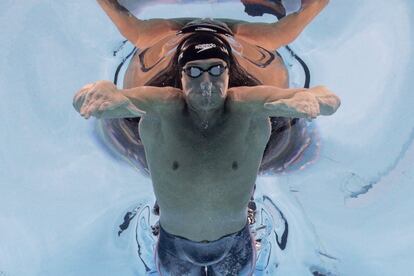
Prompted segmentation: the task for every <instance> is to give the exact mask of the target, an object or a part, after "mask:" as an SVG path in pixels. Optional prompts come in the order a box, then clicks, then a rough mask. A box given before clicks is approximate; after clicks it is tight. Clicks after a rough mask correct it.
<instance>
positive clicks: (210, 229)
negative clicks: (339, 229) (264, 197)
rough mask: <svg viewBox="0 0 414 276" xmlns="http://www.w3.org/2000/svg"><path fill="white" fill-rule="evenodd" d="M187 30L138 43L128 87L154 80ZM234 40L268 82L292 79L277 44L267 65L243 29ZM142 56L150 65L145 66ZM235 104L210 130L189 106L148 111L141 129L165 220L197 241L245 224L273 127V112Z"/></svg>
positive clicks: (246, 64) (240, 56)
mask: <svg viewBox="0 0 414 276" xmlns="http://www.w3.org/2000/svg"><path fill="white" fill-rule="evenodd" d="M233 23H234V22H233ZM182 38H183V37H182V36H180V35H176V34H175V32H170V33H168V34H166V35H165V37H164V38H163V39H161V40H160V41H158V42H157V43H155V44H154V45H152V46H151V47H149V48H147V49H139V51H138V53H137V54H136V55H135V56H134V57H133V59H132V61H131V63H130V65H129V67H128V69H127V72H126V75H125V78H124V88H131V87H137V86H143V85H147V82H148V81H149V80H150V79H152V78H153V77H154V76H156V75H157V74H158V73H159V72H162V71H163V69H165V68H166V67H167V66H168V65H169V63H170V60H171V58H172V57H173V56H174V53H175V50H176V47H177V45H178V44H179V42H180V41H181V40H182ZM229 43H230V44H231V45H232V48H233V55H234V57H235V58H236V60H237V61H238V63H239V64H240V66H242V67H243V68H244V69H245V70H246V71H248V72H249V73H250V74H252V75H253V76H254V77H256V78H257V79H258V80H259V81H261V82H262V84H264V85H274V86H278V87H287V86H288V73H287V70H286V67H285V66H284V64H283V61H282V59H281V58H280V57H279V56H277V55H276V54H275V51H273V53H272V54H274V58H273V59H271V62H270V63H269V64H268V65H267V66H262V65H263V64H261V62H262V61H263V53H264V52H263V49H260V47H258V46H255V45H251V44H249V43H247V42H245V41H243V40H241V39H238V38H237V37H234V38H229ZM144 51H145V52H144ZM143 52H144V54H142V53H143ZM265 54H266V55H267V53H265ZM140 56H141V57H140ZM140 58H143V60H144V62H145V65H146V67H147V69H149V70H143V66H142V63H141V61H140ZM230 107H231V108H230V110H231V112H228V113H227V118H226V120H225V121H224V122H223V124H222V125H221V127H219V128H217V132H215V133H214V135H208V136H207V137H204V136H203V135H201V134H200V132H198V131H195V129H194V128H193V127H192V124H191V122H189V118H188V117H187V116H186V115H185V112H183V108H181V109H180V108H176V109H170V110H169V112H164V113H162V115H160V114H147V115H145V116H144V117H142V118H141V121H140V124H139V134H140V137H141V139H142V142H143V144H144V148H145V155H146V159H147V163H148V167H149V170H150V173H151V178H152V181H153V185H154V192H155V195H156V198H157V202H158V204H159V206H160V223H161V225H162V227H163V228H164V229H165V230H166V231H168V232H170V233H172V234H175V235H179V236H183V237H186V238H188V239H191V240H194V241H202V240H216V239H218V238H220V237H222V236H224V235H227V234H229V233H234V232H237V231H238V230H240V229H241V228H242V227H243V226H244V225H245V224H246V220H247V204H248V201H249V198H250V196H251V193H252V189H253V187H254V184H255V179H256V175H257V172H258V168H259V166H260V162H261V159H262V155H263V151H264V149H265V146H266V143H267V142H268V139H269V136H270V130H271V127H270V122H269V119H268V118H254V117H252V116H251V114H250V113H249V112H245V111H242V110H238V109H237V108H235V109H234V108H233V107H234V106H231V104H230ZM232 108H233V109H232Z"/></svg>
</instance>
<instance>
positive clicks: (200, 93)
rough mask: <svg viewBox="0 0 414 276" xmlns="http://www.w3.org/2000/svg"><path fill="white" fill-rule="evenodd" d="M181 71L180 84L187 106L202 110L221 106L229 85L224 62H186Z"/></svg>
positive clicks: (213, 60) (219, 60)
mask: <svg viewBox="0 0 414 276" xmlns="http://www.w3.org/2000/svg"><path fill="white" fill-rule="evenodd" d="M182 70H183V71H182V72H181V83H182V87H183V91H184V94H185V97H186V101H187V104H188V105H190V106H191V107H192V108H196V109H202V110H211V109H216V108H220V107H221V106H222V105H223V103H224V101H225V99H226V96H227V88H228V83H229V69H228V65H227V63H226V62H225V61H224V60H222V59H219V58H210V59H201V60H193V61H189V62H187V63H186V64H185V65H184V67H183V68H182ZM203 70H205V71H206V72H203Z"/></svg>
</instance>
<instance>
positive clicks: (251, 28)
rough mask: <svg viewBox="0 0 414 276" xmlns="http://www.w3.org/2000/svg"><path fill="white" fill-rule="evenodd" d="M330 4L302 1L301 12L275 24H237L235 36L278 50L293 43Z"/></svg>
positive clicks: (314, 0)
mask: <svg viewBox="0 0 414 276" xmlns="http://www.w3.org/2000/svg"><path fill="white" fill-rule="evenodd" d="M328 3H329V0H302V7H301V9H300V10H299V11H297V12H295V13H292V14H290V15H288V16H286V17H283V18H282V19H281V20H279V21H277V22H275V23H241V24H237V25H236V26H235V27H234V33H235V36H236V37H238V38H241V39H243V40H245V41H247V42H250V43H252V44H255V45H258V46H261V47H263V48H265V49H268V50H273V49H278V48H280V47H282V46H285V45H288V44H289V43H291V42H293V41H294V40H295V39H296V38H297V37H298V36H299V34H300V33H301V32H302V31H303V29H304V28H305V27H306V26H307V25H308V24H309V23H310V22H311V21H312V20H313V19H314V18H315V17H316V16H317V15H318V14H319V13H320V12H321V11H322V10H323V8H324V7H325V6H326V5H327V4H328Z"/></svg>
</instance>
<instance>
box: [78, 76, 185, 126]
mask: <svg viewBox="0 0 414 276" xmlns="http://www.w3.org/2000/svg"><path fill="white" fill-rule="evenodd" d="M180 92H181V90H179V89H177V88H173V87H153V86H140V87H135V88H131V89H118V88H117V87H116V86H115V85H114V84H113V83H112V82H110V81H98V82H95V83H92V84H88V85H85V86H84V87H83V88H82V89H80V90H79V91H78V92H77V93H76V94H75V96H74V98H73V107H74V108H75V109H76V111H78V112H79V113H80V114H81V115H82V116H83V117H84V118H85V119H88V118H89V117H91V116H94V117H96V118H105V119H113V118H133V117H141V116H143V115H145V114H147V113H155V112H157V111H158V110H159V109H160V107H162V106H163V107H165V106H174V105H175V106H177V105H179V104H180V103H181V101H180V99H181V97H180V96H181V93H180Z"/></svg>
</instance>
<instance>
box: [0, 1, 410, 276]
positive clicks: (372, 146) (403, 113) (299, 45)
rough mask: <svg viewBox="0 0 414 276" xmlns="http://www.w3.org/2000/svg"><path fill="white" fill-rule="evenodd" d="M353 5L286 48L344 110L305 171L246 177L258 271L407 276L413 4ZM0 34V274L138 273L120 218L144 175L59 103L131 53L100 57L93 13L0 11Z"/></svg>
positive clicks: (165, 8)
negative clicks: (252, 188)
mask: <svg viewBox="0 0 414 276" xmlns="http://www.w3.org/2000/svg"><path fill="white" fill-rule="evenodd" d="M217 2H220V3H217ZM285 2H288V1H285ZM351 2H352V3H351ZM351 2H350V1H345V0H336V1H331V3H330V5H329V6H328V7H327V8H326V10H325V11H324V12H323V13H322V14H321V15H320V16H318V18H316V19H315V21H314V22H312V24H311V25H310V26H309V27H308V28H307V29H306V30H305V31H304V32H303V33H302V35H301V36H300V37H299V38H298V39H297V40H296V41H295V42H294V43H293V44H292V45H290V46H291V48H292V49H293V50H294V51H295V52H296V53H297V54H298V55H299V56H300V57H301V58H302V59H303V60H304V61H305V62H306V64H307V65H308V66H309V68H310V70H311V73H312V74H311V76H312V78H311V86H315V85H325V86H327V87H329V88H330V89H331V90H332V91H334V92H335V93H336V94H337V95H339V97H340V98H341V100H342V106H341V107H340V109H339V110H338V112H337V113H335V114H334V115H333V116H329V117H320V118H318V119H317V120H315V121H313V122H312V123H310V124H309V125H308V129H309V131H311V132H312V139H313V140H312V142H313V147H314V148H316V149H317V150H316V151H313V152H312V156H311V157H312V158H308V159H306V154H307V153H306V152H305V153H304V154H305V156H304V157H303V158H305V159H306V160H312V162H308V163H306V166H303V167H302V166H297V167H295V168H294V169H292V170H287V171H285V172H281V173H279V174H277V175H262V176H260V177H259V178H258V179H257V183H256V184H257V191H256V200H257V202H258V206H259V210H263V211H262V212H261V213H260V216H258V222H257V224H256V225H255V226H253V227H255V228H260V227H261V226H260V223H262V224H263V225H264V226H265V227H264V228H263V227H262V228H260V231H261V232H260V231H259V230H258V231H259V232H260V233H258V235H262V236H261V237H262V243H261V244H260V246H261V247H260V252H261V254H262V255H261V256H259V261H258V266H257V268H256V274H257V275H409V274H410V272H411V262H412V259H413V257H414V256H413V253H412V252H414V234H413V233H414V223H413V221H414V220H413V211H412V210H413V203H412V202H413V201H412V196H413V195H414V187H413V185H412V182H413V178H414V168H413V167H414V165H413V164H414V146H413V138H414V116H412V112H413V109H412V106H413V105H414V96H413V94H412V93H411V86H412V85H411V78H412V75H413V73H414V59H413V53H412V49H413V35H414V33H413V27H412V26H414V24H413V23H414V22H413V19H412V17H411V16H412V15H413V11H414V4H413V3H412V2H411V1H408V0H395V1H386V0H366V1H363V2H361V1H358V2H357V1H351ZM147 3H148V4H147V5H146V6H137V5H135V4H134V1H126V5H129V6H130V8H131V9H133V10H134V12H135V13H136V14H139V16H141V17H142V18H154V17H165V18H168V17H172V16H173V17H186V16H191V17H193V16H195V17H198V16H200V17H219V18H220V17H223V18H224V17H228V18H238V19H243V20H249V21H266V22H271V21H273V20H275V17H274V16H272V15H269V14H267V15H265V16H263V17H251V16H248V15H247V14H245V13H244V7H243V6H242V5H241V4H239V3H238V2H236V1H208V2H200V1H182V3H181V5H182V6H178V5H176V4H171V3H168V1H163V3H161V4H159V5H150V4H149V3H154V2H149V1H147ZM295 6H297V4H295V2H291V1H290V2H289V9H288V12H289V11H293V10H294V9H295ZM0 22H1V26H3V28H2V38H1V39H0V41H1V46H2V47H1V48H2V51H1V52H0V60H1V66H0V70H1V71H0V72H1V74H0V80H1V84H2V89H1V95H2V99H3V100H2V101H0V107H1V108H0V112H1V118H2V120H1V123H0V124H1V128H2V131H1V134H0V142H1V144H2V147H1V150H0V161H1V163H0V177H1V178H0V179H1V180H0V195H1V200H0V275H7V276H11V275H145V273H146V269H145V266H144V265H143V263H142V261H141V260H140V259H139V258H138V253H137V244H138V243H137V235H136V234H137V233H142V235H143V236H142V237H139V239H138V241H140V240H144V242H143V244H144V245H149V246H151V244H152V243H153V242H154V240H147V241H145V239H146V238H148V239H150V238H151V237H152V236H151V235H152V234H151V233H150V231H148V232H142V231H141V232H140V231H138V232H137V231H136V229H137V227H138V226H139V224H137V223H138V222H139V220H138V219H139V218H142V217H144V218H145V216H144V214H142V215H141V216H138V215H137V216H135V217H134V218H133V220H131V224H130V225H129V227H128V228H127V229H126V230H125V231H124V232H123V233H122V234H121V235H119V236H118V231H119V225H121V224H122V223H123V221H124V216H125V214H126V213H127V212H128V211H131V210H135V208H136V207H138V206H141V207H145V206H152V204H153V202H154V200H155V199H154V197H153V193H152V187H151V182H150V179H149V178H148V177H147V176H146V175H145V173H143V172H142V171H140V170H139V169H138V168H137V167H136V166H135V165H134V164H131V163H130V162H128V161H126V160H125V158H123V157H122V156H120V155H118V154H117V153H116V151H111V150H108V145H107V144H105V143H103V141H102V139H101V132H100V131H101V129H100V128H99V124H98V123H97V122H96V120H89V121H85V120H83V119H82V118H81V117H80V116H79V115H78V114H77V113H76V112H75V110H74V109H73V107H72V97H73V95H74V93H75V92H76V91H77V90H78V89H79V88H80V87H82V86H83V85H84V84H86V83H90V82H93V81H96V80H101V79H108V80H112V79H113V76H114V71H115V69H116V67H117V65H118V64H119V62H120V61H121V60H122V58H123V57H124V56H126V55H127V53H128V52H129V50H130V48H128V47H130V46H128V45H126V46H125V47H124V48H123V49H121V50H120V51H119V54H118V55H116V56H114V55H113V52H114V51H116V50H117V49H118V48H119V46H120V45H121V44H122V41H123V38H122V37H121V36H120V34H119V33H118V32H117V30H116V29H115V27H114V26H113V25H112V23H111V22H110V21H109V19H107V18H106V16H105V14H104V13H103V12H102V11H101V10H100V8H99V6H98V5H97V4H96V3H95V2H94V1H80V0H74V1H64V2H62V1H52V0H43V1H34V0H28V1H25V2H24V3H23V2H22V1H11V0H4V1H3V2H2V9H1V11H0ZM282 54H283V53H282ZM284 55H285V57H286V58H288V59H289V57H288V55H287V54H286V53H284ZM291 66H292V68H290V72H292V79H291V81H292V83H291V84H292V85H298V86H300V85H301V84H302V83H303V74H302V73H303V72H302V71H301V68H300V67H297V66H298V64H297V63H295V62H294V61H292V65H291ZM121 77H122V72H121ZM308 154H310V153H308ZM299 164H301V163H299ZM151 218H152V219H156V217H151ZM262 219H263V220H262ZM152 223H153V222H151V221H149V222H148V223H147V226H148V225H151V224H152ZM286 225H287V227H286ZM144 226H145V224H144ZM144 226H142V227H144ZM140 227H141V226H140ZM266 227H267V228H266ZM255 228H254V229H255ZM268 229H271V230H269V231H270V233H269V232H266V231H268ZM148 230H150V229H148ZM287 230H288V231H287ZM147 233H148V234H147ZM282 237H284V238H283V239H282ZM282 240H283V241H282ZM282 247H283V249H282ZM148 248H150V247H145V248H143V249H142V250H149V249H148ZM267 256H269V259H266V257H267ZM260 257H262V259H260ZM267 260H268V261H267ZM266 271H267V272H266ZM261 273H263V274H261ZM266 273H267V274H266Z"/></svg>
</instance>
